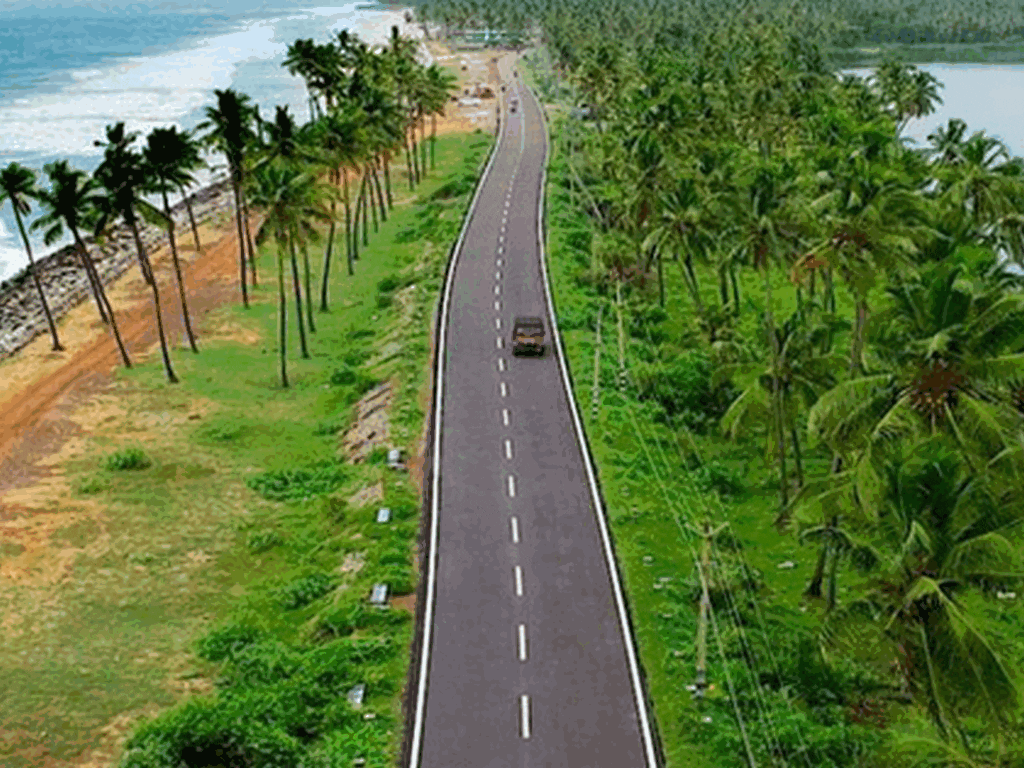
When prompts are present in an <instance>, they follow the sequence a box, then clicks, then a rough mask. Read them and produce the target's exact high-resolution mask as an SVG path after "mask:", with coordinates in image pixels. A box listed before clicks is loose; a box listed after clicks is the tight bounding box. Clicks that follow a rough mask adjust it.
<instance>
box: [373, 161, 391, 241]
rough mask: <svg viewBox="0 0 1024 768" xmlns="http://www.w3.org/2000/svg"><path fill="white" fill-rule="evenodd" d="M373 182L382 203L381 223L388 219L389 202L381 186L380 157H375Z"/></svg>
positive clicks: (378, 198)
mask: <svg viewBox="0 0 1024 768" xmlns="http://www.w3.org/2000/svg"><path fill="white" fill-rule="evenodd" d="M373 184H374V186H375V187H376V188H377V200H378V201H379V203H380V221H381V224H383V223H385V222H386V221H387V220H388V204H387V201H386V200H385V199H384V190H383V189H381V186H380V157H379V156H378V157H374V158H373Z"/></svg>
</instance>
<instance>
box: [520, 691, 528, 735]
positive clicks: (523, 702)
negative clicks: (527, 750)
mask: <svg viewBox="0 0 1024 768" xmlns="http://www.w3.org/2000/svg"><path fill="white" fill-rule="evenodd" d="M519 735H520V736H522V737H523V738H524V739H528V738H530V697H529V696H527V695H526V694H525V693H524V694H523V695H522V696H520V697H519Z"/></svg>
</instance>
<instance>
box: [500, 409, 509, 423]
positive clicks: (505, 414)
mask: <svg viewBox="0 0 1024 768" xmlns="http://www.w3.org/2000/svg"><path fill="white" fill-rule="evenodd" d="M501 420H502V422H504V424H505V426H506V427H507V426H508V408H502V409H501Z"/></svg>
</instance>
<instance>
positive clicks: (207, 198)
mask: <svg viewBox="0 0 1024 768" xmlns="http://www.w3.org/2000/svg"><path fill="white" fill-rule="evenodd" d="M189 200H190V201H191V203H192V209H193V213H194V214H195V219H196V226H202V225H203V224H207V223H209V222H210V221H211V219H214V218H215V217H218V216H220V215H221V214H222V213H224V212H227V213H229V214H230V213H231V211H233V210H234V208H233V200H232V198H231V187H230V184H229V182H228V180H226V179H225V180H220V181H214V182H213V183H211V184H208V185H206V186H204V187H200V188H198V189H197V190H196V191H195V192H193V193H192V194H190V195H189ZM171 218H173V219H174V223H175V228H174V229H175V235H176V241H177V242H178V250H179V254H178V256H179V258H181V257H182V256H184V254H183V253H182V251H185V252H187V253H191V254H193V255H194V256H196V257H201V256H202V254H196V253H195V246H194V243H193V242H192V230H191V225H190V223H189V220H188V212H187V210H186V208H185V202H184V201H183V200H182V201H179V202H178V203H177V204H176V205H173V206H171ZM140 235H141V237H142V243H143V245H144V246H145V247H146V253H147V255H148V256H149V257H150V259H151V260H153V259H155V257H156V254H157V252H158V251H160V250H163V249H167V250H169V245H170V241H169V239H168V237H167V233H166V232H165V231H164V230H162V229H160V228H159V227H156V226H153V225H151V224H147V223H145V222H142V226H141V228H140ZM254 236H255V233H254ZM82 239H83V241H84V242H85V245H86V248H87V250H88V253H89V256H90V257H91V258H92V260H93V263H94V264H95V265H96V271H97V272H98V273H99V276H100V279H101V280H102V281H103V285H104V287H109V286H110V285H111V283H113V282H114V281H116V280H117V279H118V278H119V277H121V276H122V275H123V274H124V273H125V272H127V271H128V270H129V269H131V267H132V266H133V265H136V264H138V255H137V254H136V251H135V242H134V239H133V238H132V233H131V230H130V229H129V228H128V227H127V226H126V225H124V224H120V225H118V226H117V227H116V228H115V229H114V230H113V232H112V233H111V235H110V236H109V237H108V238H107V239H106V243H104V245H102V246H101V245H99V244H98V243H96V241H95V239H94V238H93V237H92V236H87V237H83V238H82ZM212 245H213V243H210V242H207V243H204V244H203V247H204V250H208V249H209V248H210V247H211V246H212ZM183 246H184V247H183ZM35 263H36V271H37V273H38V275H39V280H40V282H41V283H42V285H43V292H44V293H45V294H46V300H47V303H48V304H49V306H50V313H51V314H52V315H53V320H54V322H55V323H58V324H59V322H60V320H61V319H62V318H63V317H64V316H65V315H67V313H68V312H70V311H71V310H72V309H74V308H75V307H77V306H78V305H79V304H81V303H82V302H83V301H90V300H91V295H92V291H91V289H90V287H89V279H88V277H87V276H86V273H85V270H84V269H83V268H82V261H81V257H80V256H79V255H78V247H77V246H76V245H75V244H74V243H71V244H69V245H66V246H64V247H62V248H59V249H57V250H56V251H53V252H52V253H48V254H47V255H45V256H43V257H41V258H37V259H36V262H35ZM47 332H48V327H47V323H46V315H45V313H44V312H43V305H42V302H40V301H39V292H38V291H36V287H35V281H34V280H32V279H31V277H30V275H29V271H28V269H27V268H25V269H22V270H21V271H19V272H18V273H16V274H15V275H14V276H13V277H10V278H8V279H7V280H5V281H4V282H3V284H2V285H0V361H3V360H5V359H7V358H10V357H12V356H13V355H15V354H16V353H17V352H19V351H20V350H21V349H23V348H24V347H26V346H27V345H28V344H29V343H31V342H32V340H33V339H35V338H36V337H37V336H39V335H40V334H43V333H47Z"/></svg>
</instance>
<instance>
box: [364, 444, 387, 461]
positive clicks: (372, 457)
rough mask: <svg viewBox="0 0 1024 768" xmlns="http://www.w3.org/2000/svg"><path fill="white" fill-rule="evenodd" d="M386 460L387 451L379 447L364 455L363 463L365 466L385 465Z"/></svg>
mask: <svg viewBox="0 0 1024 768" xmlns="http://www.w3.org/2000/svg"><path fill="white" fill-rule="evenodd" d="M387 460H388V449H387V448H382V447H380V446H378V447H376V448H374V449H373V450H372V451H370V452H369V453H368V454H366V460H365V463H367V464H386V463H387Z"/></svg>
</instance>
